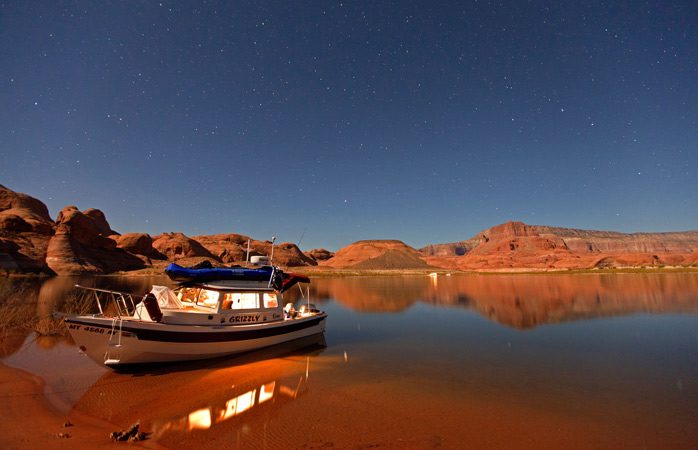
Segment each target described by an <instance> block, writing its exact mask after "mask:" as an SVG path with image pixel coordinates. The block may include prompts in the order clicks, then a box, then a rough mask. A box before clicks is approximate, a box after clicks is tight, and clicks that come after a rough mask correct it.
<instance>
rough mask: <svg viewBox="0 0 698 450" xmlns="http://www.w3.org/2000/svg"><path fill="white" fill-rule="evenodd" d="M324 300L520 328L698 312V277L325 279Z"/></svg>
mask: <svg viewBox="0 0 698 450" xmlns="http://www.w3.org/2000/svg"><path fill="white" fill-rule="evenodd" d="M315 289H316V295H318V296H319V297H321V298H334V299H336V300H337V302H339V303H340V304H342V305H343V306H345V307H347V308H349V309H352V310H355V311H361V312H398V311H404V310H407V309H409V308H410V307H412V306H413V305H415V304H417V303H426V304H429V305H438V306H452V307H458V308H465V309H469V310H473V311H477V312H478V313H480V314H482V315H483V316H485V317H487V318H488V319H490V320H493V321H496V322H498V323H501V324H503V325H507V326H511V327H514V328H518V329H527V328H532V327H535V326H536V325H540V324H549V323H560V322H567V321H573V320H582V319H588V318H597V317H609V316H619V315H629V314H636V313H652V314H655V313H668V312H688V313H696V312H698V302H696V293H697V292H698V274H695V273H666V274H598V275H597V274H583V275H582V274H575V275H523V274H517V275H478V274H472V275H454V276H450V277H442V276H440V277H438V279H435V278H434V277H431V276H422V277H417V276H414V277H355V278H350V279H320V280H318V282H317V283H316V284H315Z"/></svg>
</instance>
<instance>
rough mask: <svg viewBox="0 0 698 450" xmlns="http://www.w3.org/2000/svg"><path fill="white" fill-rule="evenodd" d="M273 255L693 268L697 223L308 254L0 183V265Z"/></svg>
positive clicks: (489, 234)
mask: <svg viewBox="0 0 698 450" xmlns="http://www.w3.org/2000/svg"><path fill="white" fill-rule="evenodd" d="M248 247H249V254H250V256H254V255H269V254H271V252H272V250H273V254H274V263H275V264H278V265H281V266H285V267H293V266H305V267H306V270H310V269H311V268H312V267H317V269H316V270H335V269H340V270H352V271H354V270H356V271H375V270H390V271H435V270H438V269H443V270H449V271H454V270H455V271H459V270H460V271H520V270H564V269H577V268H606V267H634V266H655V267H656V266H664V265H683V266H698V231H685V232H674V233H633V234H625V233H618V232H612V231H592V230H579V229H573V228H561V227H551V226H541V225H527V224H524V223H522V222H507V223H504V224H501V225H497V226H495V227H492V228H489V229H487V230H484V231H482V232H480V233H478V234H477V235H476V236H474V237H473V238H471V239H468V240H465V241H460V242H455V243H451V244H438V245H430V246H427V247H424V248H422V249H419V250H416V249H414V248H412V247H410V246H409V245H407V244H405V243H404V242H401V241H399V240H391V239H384V240H364V241H358V242H355V243H353V244H350V245H348V246H346V247H344V248H342V249H340V250H339V251H338V252H337V253H336V254H334V253H332V252H329V251H327V250H324V249H315V250H311V251H309V252H305V253H304V252H301V250H300V249H299V248H298V247H297V246H296V245H295V244H293V243H290V242H285V243H282V244H272V242H269V241H258V240H255V239H251V238H249V237H248V236H243V235H239V234H234V233H229V234H217V235H211V236H194V237H189V236H185V235H184V234H182V233H163V234H160V235H157V236H154V237H151V236H150V235H148V234H145V233H127V234H124V235H121V234H119V233H117V232H116V231H114V230H112V229H111V227H110V226H109V223H108V222H107V219H106V217H105V215H104V214H103V213H102V212H101V211H100V210H98V209H94V208H90V209H87V210H85V211H80V210H79V209H78V208H77V207H75V206H68V207H66V208H64V209H63V210H61V212H60V213H59V214H58V217H57V218H56V220H55V221H53V220H52V219H51V218H50V217H49V213H48V208H46V205H44V203H42V202H41V201H40V200H37V199H35V198H32V197H30V196H28V195H26V194H21V193H17V192H14V191H11V190H10V189H7V188H5V187H4V186H1V185H0V269H2V270H4V271H6V272H19V273H27V272H30V273H45V274H50V275H75V274H106V273H114V272H118V271H130V270H138V269H144V268H147V267H151V266H158V267H164V265H166V264H167V263H168V262H174V261H176V262H178V263H181V264H185V265H186V264H190V263H196V262H199V261H200V260H202V259H209V260H211V261H213V262H214V263H217V264H219V265H233V264H242V263H244V262H245V259H246V257H247V252H248Z"/></svg>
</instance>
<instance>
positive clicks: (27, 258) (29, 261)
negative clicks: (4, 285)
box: [0, 185, 53, 272]
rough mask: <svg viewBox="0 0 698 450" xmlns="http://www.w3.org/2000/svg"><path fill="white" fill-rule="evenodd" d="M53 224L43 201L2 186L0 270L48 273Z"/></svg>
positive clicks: (0, 204) (0, 200)
mask: <svg viewBox="0 0 698 450" xmlns="http://www.w3.org/2000/svg"><path fill="white" fill-rule="evenodd" d="M52 235H53V221H52V220H51V217H50V216H49V214H48V208H47V207H46V205H44V204H43V203H42V202H41V201H39V200H37V199H35V198H33V197H30V196H28V195H25V194H21V193H18V192H14V191H11V190H10V189H7V188H5V187H4V186H2V185H0V269H4V270H7V271H13V272H42V271H46V248H47V247H48V242H49V240H50V239H51V236H52Z"/></svg>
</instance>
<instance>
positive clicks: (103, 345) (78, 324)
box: [59, 264, 327, 366]
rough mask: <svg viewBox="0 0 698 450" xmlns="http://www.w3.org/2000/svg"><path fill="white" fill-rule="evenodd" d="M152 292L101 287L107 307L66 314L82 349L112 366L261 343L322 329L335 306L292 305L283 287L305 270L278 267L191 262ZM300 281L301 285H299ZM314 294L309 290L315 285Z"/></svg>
mask: <svg viewBox="0 0 698 450" xmlns="http://www.w3.org/2000/svg"><path fill="white" fill-rule="evenodd" d="M166 272H167V273H168V275H170V278H172V279H175V280H178V281H179V287H177V288H176V289H174V290H173V289H170V288H168V287H165V286H153V288H152V290H151V291H150V292H149V293H147V294H146V295H134V294H129V293H125V292H117V291H110V290H104V289H96V288H90V287H84V286H78V287H81V288H83V289H88V290H90V291H93V292H94V295H95V298H96V300H97V305H98V307H99V313H97V314H90V315H74V314H65V313H59V314H60V315H61V316H63V317H64V320H65V324H66V325H67V327H68V331H69V332H70V334H71V336H72V337H73V339H74V340H75V342H76V344H77V345H78V346H79V348H80V350H81V351H82V352H83V353H85V354H87V356H89V357H90V358H91V359H92V360H94V361H95V362H97V363H99V364H104V365H107V366H117V365H123V364H136V363H154V362H155V363H157V362H170V361H189V360H197V359H206V358H214V357H218V356H224V355H231V354H235V353H241V352H246V351H250V350H255V349H259V348H263V347H268V346H271V345H276V344H280V343H283V342H288V341H292V340H295V339H300V338H304V337H307V336H312V335H315V334H318V333H322V332H324V330H325V321H326V319H327V314H326V313H325V312H321V311H318V310H317V308H316V307H315V306H314V305H313V304H311V303H310V302H309V298H308V301H303V303H302V304H301V305H299V307H298V308H297V309H296V308H295V306H294V305H293V304H291V303H288V304H286V305H285V306H284V303H283V300H282V298H283V292H284V291H286V290H288V289H289V288H290V287H291V286H293V285H295V284H297V283H309V282H310V279H309V278H308V277H306V276H304V275H298V274H290V273H284V272H283V271H281V270H280V269H279V268H278V267H275V266H264V267H259V268H252V269H247V268H239V269H238V268H234V269H215V268H209V269H186V268H182V267H179V266H177V265H174V264H171V265H170V266H168V268H167V270H166ZM299 286H300V285H299ZM308 294H309V292H308Z"/></svg>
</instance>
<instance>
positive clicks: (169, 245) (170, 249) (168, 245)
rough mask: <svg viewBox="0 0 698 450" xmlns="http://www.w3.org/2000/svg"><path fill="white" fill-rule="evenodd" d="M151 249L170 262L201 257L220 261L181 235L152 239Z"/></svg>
mask: <svg viewBox="0 0 698 450" xmlns="http://www.w3.org/2000/svg"><path fill="white" fill-rule="evenodd" d="M153 247H154V248H155V249H156V250H157V251H158V252H160V253H162V254H163V255H165V256H166V257H167V259H168V260H170V261H176V260H177V259H180V258H191V257H196V256H202V257H205V258H210V259H213V260H215V261H218V262H220V259H218V257H217V256H214V255H213V253H211V252H210V251H209V250H207V249H206V248H205V247H204V246H203V245H201V244H200V243H199V242H197V241H196V240H194V239H192V238H190V237H187V236H185V235H184V234H182V233H163V234H159V235H157V236H155V237H154V238H153Z"/></svg>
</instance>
